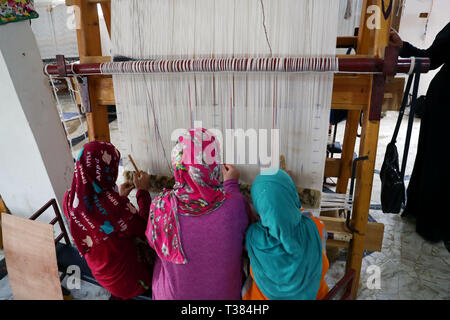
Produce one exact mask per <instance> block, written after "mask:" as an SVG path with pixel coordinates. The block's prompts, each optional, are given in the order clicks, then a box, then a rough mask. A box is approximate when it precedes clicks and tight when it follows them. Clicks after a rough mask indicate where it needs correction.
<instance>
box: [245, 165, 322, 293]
mask: <svg viewBox="0 0 450 320" xmlns="http://www.w3.org/2000/svg"><path fill="white" fill-rule="evenodd" d="M251 194H252V200H253V204H254V206H255V209H256V211H257V212H258V214H259V216H260V218H261V221H258V222H256V223H254V224H252V225H251V226H250V227H249V229H248V231H247V235H246V248H247V251H248V254H249V258H250V266H251V268H252V272H253V277H254V280H255V281H256V284H257V285H258V288H259V289H260V290H261V292H262V293H263V294H264V295H265V296H266V297H267V298H269V299H271V300H315V299H316V295H317V292H318V291H319V286H320V280H321V276H322V242H321V239H320V235H319V231H318V229H317V227H316V225H315V223H314V221H313V220H312V219H311V218H309V217H307V216H305V215H303V214H301V212H300V207H301V203H300V199H299V196H298V192H297V188H296V186H295V184H294V181H293V180H292V179H291V177H290V176H289V175H288V174H287V173H286V172H285V171H283V170H281V169H267V170H264V171H263V172H262V173H261V174H260V175H258V176H257V177H256V179H255V181H254V182H253V185H252V189H251Z"/></svg>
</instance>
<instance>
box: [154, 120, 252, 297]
mask: <svg viewBox="0 0 450 320" xmlns="http://www.w3.org/2000/svg"><path fill="white" fill-rule="evenodd" d="M199 131H200V132H198V131H197V133H196V134H202V132H203V134H205V132H206V131H205V130H204V129H203V130H199ZM194 132H196V131H192V130H191V131H190V133H189V134H192V135H194V134H195V133H194ZM191 142H192V141H191V140H190V138H189V136H188V137H186V136H184V140H183V139H181V141H180V139H179V142H178V144H177V146H176V147H175V149H174V150H175V152H173V153H172V156H173V155H174V154H175V158H174V159H173V162H174V167H175V171H176V172H175V180H176V184H175V186H174V189H173V190H165V191H164V192H163V193H162V194H161V195H159V196H158V197H157V198H155V199H154V201H153V203H152V206H151V209H150V219H149V222H148V227H147V232H146V236H147V239H148V240H149V243H150V245H151V246H152V247H154V248H155V250H156V252H157V254H158V258H157V259H156V262H155V268H154V271H153V283H152V291H153V298H154V299H164V300H166V299H183V300H190V299H192V300H196V299H216V300H221V299H227V300H228V299H240V298H241V286H242V252H243V245H244V235H245V230H246V228H247V225H248V210H249V209H248V208H249V207H248V203H247V200H246V199H245V198H244V197H243V196H242V195H241V194H240V191H239V185H238V180H237V178H238V176H237V178H235V177H233V178H232V179H228V180H226V181H225V182H224V184H223V187H221V186H220V183H219V175H220V166H219V165H218V164H216V163H215V162H214V164H211V165H208V166H204V165H203V164H201V165H195V164H192V165H191V164H188V163H187V161H185V160H186V157H189V156H190V154H187V153H188V152H189V150H191V149H190V148H189V147H187V148H186V144H190V143H191ZM204 143H206V142H204ZM206 145H208V143H206ZM177 148H178V149H177ZM204 149H205V145H204V148H203V150H204ZM183 152H184V155H183ZM226 168H230V171H233V172H236V169H234V168H233V167H231V166H227V167H226ZM200 169H201V170H200ZM225 175H226V170H225V173H224V176H225ZM175 204H176V205H175ZM165 219H166V220H165ZM163 221H164V222H163ZM172 230H173V232H172ZM174 239H175V240H174ZM178 239H179V241H178Z"/></svg>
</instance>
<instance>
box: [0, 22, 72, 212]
mask: <svg viewBox="0 0 450 320" xmlns="http://www.w3.org/2000/svg"><path fill="white" fill-rule="evenodd" d="M42 68H43V64H42V61H41V57H40V55H39V50H38V47H37V44H36V41H35V38H34V35H33V33H32V31H31V28H30V23H29V21H21V22H14V23H9V24H6V25H2V26H0V194H1V195H2V197H3V200H4V201H5V203H6V205H7V206H8V208H9V209H10V210H11V212H12V213H13V214H15V215H18V216H22V217H29V216H30V215H31V214H32V213H33V212H34V211H36V210H37V209H39V208H40V207H41V206H42V205H43V204H45V203H46V202H47V201H48V200H49V199H50V198H56V199H57V200H58V202H59V204H60V207H62V199H63V195H64V192H65V190H67V188H68V187H70V184H71V181H72V174H73V167H74V164H73V160H72V156H71V153H70V148H69V145H68V142H67V139H66V137H65V133H64V129H63V127H62V124H61V121H60V119H59V116H58V113H57V109H56V104H55V101H54V98H53V97H52V94H51V91H50V90H49V88H48V79H47V78H46V77H45V76H44V74H43V72H42Z"/></svg>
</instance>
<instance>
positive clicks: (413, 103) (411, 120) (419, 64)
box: [400, 59, 422, 178]
mask: <svg viewBox="0 0 450 320" xmlns="http://www.w3.org/2000/svg"><path fill="white" fill-rule="evenodd" d="M421 71H422V61H421V60H420V59H417V68H416V74H415V78H414V87H413V94H412V99H411V106H410V111H409V119H408V129H407V131H406V140H405V149H404V150H403V157H402V169H401V171H400V174H401V176H402V178H404V177H405V170H406V161H407V159H408V151H409V143H410V141H411V132H412V127H413V123H414V112H415V108H416V101H417V92H418V91H419V82H420V72H421Z"/></svg>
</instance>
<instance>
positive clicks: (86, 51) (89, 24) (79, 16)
mask: <svg viewBox="0 0 450 320" xmlns="http://www.w3.org/2000/svg"><path fill="white" fill-rule="evenodd" d="M66 5H75V6H76V7H77V8H75V10H74V12H75V19H76V21H77V40H78V53H79V56H80V63H88V62H92V56H96V57H99V56H101V55H102V47H101V40H100V26H99V20H98V12H97V3H96V2H90V1H81V0H71V1H68V0H66ZM103 5H105V6H103ZM102 8H106V10H105V11H108V10H107V9H108V3H103V2H102ZM107 15H108V17H107V16H105V21H109V28H108V30H110V22H111V15H110V11H108V12H107ZM107 25H108V22H107ZM96 78H97V77H92V76H91V77H89V78H88V87H89V99H90V109H91V110H90V112H86V120H87V126H88V135H89V141H94V140H102V141H108V142H109V141H110V134H109V122H108V109H107V106H105V105H99V104H98V103H97V98H96V92H97V90H96V88H95V86H96Z"/></svg>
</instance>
